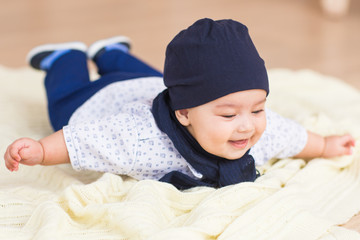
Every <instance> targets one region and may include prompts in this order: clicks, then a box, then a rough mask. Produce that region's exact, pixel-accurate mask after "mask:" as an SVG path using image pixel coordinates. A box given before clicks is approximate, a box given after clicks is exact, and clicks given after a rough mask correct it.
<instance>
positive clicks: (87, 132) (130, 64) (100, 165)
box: [4, 19, 355, 189]
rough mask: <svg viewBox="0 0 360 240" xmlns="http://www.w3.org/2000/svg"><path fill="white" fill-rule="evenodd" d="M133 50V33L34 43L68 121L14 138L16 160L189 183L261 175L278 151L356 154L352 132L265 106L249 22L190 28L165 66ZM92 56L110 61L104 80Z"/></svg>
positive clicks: (265, 89) (35, 61) (56, 107)
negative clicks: (91, 68)
mask: <svg viewBox="0 0 360 240" xmlns="http://www.w3.org/2000/svg"><path fill="white" fill-rule="evenodd" d="M129 49H130V41H129V39H128V38H126V37H123V36H119V37H114V38H110V39H104V40H100V41H97V42H95V43H94V44H92V45H91V46H90V47H89V48H88V49H87V47H86V46H85V44H83V43H80V42H70V43H62V44H53V45H51V44H50V45H42V46H39V47H36V48H34V49H33V50H32V51H31V52H30V53H29V55H28V61H29V63H30V65H31V66H32V67H34V68H36V69H41V70H44V71H46V77H45V88H46V92H47V100H48V110H49V117H50V121H51V124H52V126H53V128H54V130H55V131H56V132H55V133H53V134H51V135H50V136H47V137H45V138H43V139H40V140H39V141H37V140H33V139H29V138H21V139H18V140H16V141H15V142H13V143H12V144H11V145H10V146H9V147H8V148H7V150H6V153H5V156H4V158H5V163H6V167H7V168H8V169H9V170H10V171H16V170H18V168H19V164H20V163H22V164H25V165H30V166H32V165H37V164H41V165H55V164H63V163H71V165H72V167H73V168H74V169H75V170H94V171H100V172H111V173H114V174H120V175H128V176H131V177H133V178H136V179H139V180H142V179H155V180H160V181H164V182H169V183H171V184H173V185H174V186H176V187H177V188H179V189H187V188H191V187H195V186H209V187H223V186H227V185H231V184H236V183H240V182H244V181H254V180H255V179H256V177H257V176H258V174H257V171H256V165H261V164H264V163H265V162H266V161H268V160H269V159H271V158H284V157H297V158H304V159H311V158H315V157H324V158H327V157H335V156H341V155H344V154H351V148H352V147H353V146H354V144H355V141H354V139H353V138H352V136H351V135H343V136H328V137H322V136H319V135H317V134H315V133H312V132H309V131H306V130H305V129H304V128H303V127H302V126H300V125H299V124H297V123H295V122H294V121H292V120H290V119H286V118H283V117H281V116H280V115H278V114H276V113H274V112H272V111H270V110H269V109H267V108H265V103H266V98H267V96H268V94H269V84H268V78H267V72H266V68H265V64H264V61H263V60H262V59H261V57H260V56H259V54H258V52H257V50H256V48H255V46H254V44H253V42H252V40H251V38H250V36H249V33H248V29H247V27H246V26H244V25H243V24H241V23H239V22H237V21H233V20H218V21H213V20H211V19H200V20H198V21H196V22H195V23H194V24H193V25H192V26H190V27H189V28H187V29H185V30H183V31H181V32H180V33H179V34H177V35H176V36H175V38H174V39H173V40H172V41H171V42H170V43H169V45H168V47H167V50H166V58H165V66H164V75H162V74H161V73H160V72H159V71H157V70H155V69H153V68H152V67H150V66H149V65H147V64H145V63H144V62H142V61H140V60H139V59H137V58H135V57H134V56H133V55H131V54H130V53H129ZM87 59H90V60H93V61H94V63H95V64H96V65H97V67H98V72H99V75H100V78H99V79H98V80H96V81H90V78H89V72H88V68H87ZM164 85H165V86H164Z"/></svg>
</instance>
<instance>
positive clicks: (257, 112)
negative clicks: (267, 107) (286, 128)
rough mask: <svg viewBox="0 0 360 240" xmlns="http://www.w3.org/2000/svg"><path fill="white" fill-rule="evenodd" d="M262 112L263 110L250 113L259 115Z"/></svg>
mask: <svg viewBox="0 0 360 240" xmlns="http://www.w3.org/2000/svg"><path fill="white" fill-rule="evenodd" d="M262 111H264V109H260V110H256V111H253V112H252V113H253V114H259V113H261V112H262Z"/></svg>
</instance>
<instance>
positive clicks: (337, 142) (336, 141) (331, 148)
mask: <svg viewBox="0 0 360 240" xmlns="http://www.w3.org/2000/svg"><path fill="white" fill-rule="evenodd" d="M354 146H355V139H354V138H353V137H352V136H351V135H349V134H347V135H343V136H328V137H325V148H324V151H323V154H322V157H324V158H331V157H336V156H342V155H351V154H352V147H354Z"/></svg>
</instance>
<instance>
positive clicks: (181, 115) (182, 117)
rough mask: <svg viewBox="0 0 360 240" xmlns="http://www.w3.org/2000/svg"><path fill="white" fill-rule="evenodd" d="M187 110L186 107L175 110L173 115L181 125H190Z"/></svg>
mask: <svg viewBox="0 0 360 240" xmlns="http://www.w3.org/2000/svg"><path fill="white" fill-rule="evenodd" d="M188 115H189V110H188V109H180V110H176V111H175V116H176V118H177V120H178V121H179V122H180V123H181V125H183V126H184V127H187V126H189V125H190V121H189V117H188Z"/></svg>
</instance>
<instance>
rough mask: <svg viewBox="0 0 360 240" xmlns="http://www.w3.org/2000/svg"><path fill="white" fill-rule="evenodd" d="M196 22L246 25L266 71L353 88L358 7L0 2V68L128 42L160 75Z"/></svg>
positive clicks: (302, 1) (144, 0)
mask: <svg viewBox="0 0 360 240" xmlns="http://www.w3.org/2000/svg"><path fill="white" fill-rule="evenodd" d="M350 1H351V2H350ZM203 17H209V18H213V19H223V18H232V19H235V20H238V21H240V22H242V23H244V24H245V25H247V26H248V28H249V31H250V35H251V36H252V39H253V41H254V43H255V45H256V47H257V49H258V51H259V53H260V55H261V56H262V57H263V59H264V60H265V63H266V65H267V67H268V68H289V69H293V70H297V69H312V70H315V71H317V72H320V73H322V74H326V75H331V76H335V77H337V78H340V79H342V80H344V81H345V82H347V83H349V84H351V85H353V86H355V87H356V88H358V89H360V1H359V0H251V1H250V0H248V1H246V0H221V1H220V0H191V1H189V0H151V1H149V0H61V1H59V0H1V2H0V32H1V37H0V65H3V66H7V67H11V68H19V67H24V66H27V64H26V62H25V57H26V54H27V53H28V51H29V50H30V49H31V48H33V47H34V46H36V45H39V44H44V43H57V42H64V41H74V40H77V41H83V42H85V43H86V44H88V45H89V44H91V43H92V42H93V41H96V40H98V39H102V38H108V37H112V36H115V35H127V36H129V37H130V38H131V39H132V43H133V48H132V52H133V53H134V54H135V55H136V56H138V57H140V58H142V59H143V60H145V61H146V62H148V63H150V64H151V65H153V66H154V67H156V68H157V69H159V70H162V68H163V63H164V56H165V48H166V45H167V44H168V42H169V41H170V40H171V39H172V38H173V37H174V36H175V34H177V33H178V32H179V31H180V30H182V29H184V28H186V27H188V26H189V25H191V24H192V23H193V22H194V21H196V20H197V19H199V18H203Z"/></svg>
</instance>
